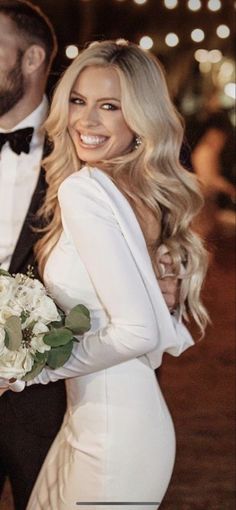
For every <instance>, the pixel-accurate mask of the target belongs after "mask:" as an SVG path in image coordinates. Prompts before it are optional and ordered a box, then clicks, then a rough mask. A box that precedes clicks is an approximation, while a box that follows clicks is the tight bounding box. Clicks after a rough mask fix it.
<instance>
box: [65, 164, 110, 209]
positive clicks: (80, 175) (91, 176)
mask: <svg viewBox="0 0 236 510" xmlns="http://www.w3.org/2000/svg"><path fill="white" fill-rule="evenodd" d="M100 173H103V172H102V170H99V169H98V168H91V167H88V166H84V167H82V168H81V169H80V170H78V171H77V172H74V173H73V174H71V175H69V176H68V177H67V178H66V179H65V180H64V181H63V182H62V183H61V185H60V187H59V190H58V200H59V203H60V206H61V208H62V209H63V206H64V205H70V207H72V206H73V205H75V206H76V208H77V210H78V208H80V206H81V207H82V208H84V207H86V209H87V208H88V207H89V209H90V208H91V207H92V209H93V210H94V209H96V207H97V208H99V206H100V207H101V206H102V207H103V208H104V205H105V204H106V208H107V194H106V192H105V191H104V188H103V186H102V185H101V183H100V182H99V179H98V178H97V176H98V174H100Z"/></svg>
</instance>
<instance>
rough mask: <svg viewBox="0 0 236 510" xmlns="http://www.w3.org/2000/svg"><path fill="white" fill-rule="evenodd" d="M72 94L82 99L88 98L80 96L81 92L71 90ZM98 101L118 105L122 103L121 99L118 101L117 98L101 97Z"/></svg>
mask: <svg viewBox="0 0 236 510" xmlns="http://www.w3.org/2000/svg"><path fill="white" fill-rule="evenodd" d="M71 94H75V95H76V96H80V97H82V99H87V98H86V96H83V94H80V92H77V91H76V90H71ZM97 101H117V103H120V99H117V97H100V98H99V99H98V100H97Z"/></svg>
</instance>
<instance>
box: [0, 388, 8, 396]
mask: <svg viewBox="0 0 236 510" xmlns="http://www.w3.org/2000/svg"><path fill="white" fill-rule="evenodd" d="M7 390H8V388H0V397H1V396H2V395H3V393H5V391H7Z"/></svg>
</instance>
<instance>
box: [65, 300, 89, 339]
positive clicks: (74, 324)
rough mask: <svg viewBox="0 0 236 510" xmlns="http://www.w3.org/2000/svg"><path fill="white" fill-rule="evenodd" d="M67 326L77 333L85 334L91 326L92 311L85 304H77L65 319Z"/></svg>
mask: <svg viewBox="0 0 236 510" xmlns="http://www.w3.org/2000/svg"><path fill="white" fill-rule="evenodd" d="M65 326H66V327H67V328H68V329H70V330H71V331H73V333H74V334H75V335H83V334H84V333H85V332H86V331H88V330H89V329H90V327H91V323H90V313H89V310H88V309H87V308H86V306H84V305H76V306H75V307H74V308H72V310H71V311H70V313H69V314H68V315H67V317H66V319H65Z"/></svg>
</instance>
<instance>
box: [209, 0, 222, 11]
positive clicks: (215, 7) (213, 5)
mask: <svg viewBox="0 0 236 510" xmlns="http://www.w3.org/2000/svg"><path fill="white" fill-rule="evenodd" d="M207 7H208V9H209V10H210V11H219V9H220V8H221V1H220V0H209V2H208V3H207Z"/></svg>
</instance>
